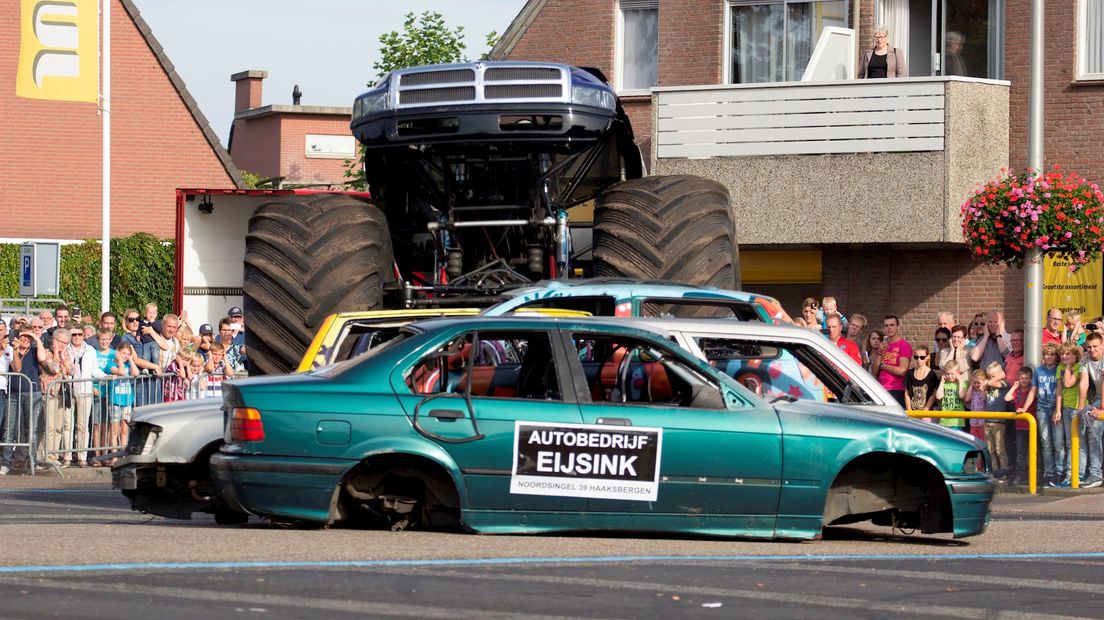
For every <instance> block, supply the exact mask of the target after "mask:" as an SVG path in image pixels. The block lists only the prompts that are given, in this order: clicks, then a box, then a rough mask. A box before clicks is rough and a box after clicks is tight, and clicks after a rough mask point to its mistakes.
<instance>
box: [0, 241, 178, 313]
mask: <svg viewBox="0 0 1104 620" xmlns="http://www.w3.org/2000/svg"><path fill="white" fill-rule="evenodd" d="M174 252H175V249H174V244H173V242H172V241H162V240H160V239H158V238H157V237H154V236H153V235H150V234H147V233H136V234H134V235H131V236H130V237H125V238H120V239H112V240H111V309H112V310H114V311H115V312H116V313H118V312H121V311H122V310H125V309H126V308H136V309H138V310H142V309H143V308H144V307H145V305H146V304H147V303H150V302H153V303H155V304H157V307H158V308H159V309H160V311H161V313H162V314H164V313H165V312H170V311H171V309H172V308H173V268H174V262H173V260H174V259H173V257H174ZM100 264H101V261H100V242H99V241H98V240H88V241H85V242H84V243H79V244H76V243H75V244H70V245H63V246H61V283H60V284H61V292H60V293H59V294H58V295H57V297H60V298H61V299H64V300H66V301H67V302H69V303H71V304H76V305H77V306H80V307H81V308H83V309H84V310H85V311H86V312H89V313H93V312H94V313H95V314H97V315H98V314H99V309H100V284H101V282H100ZM0 297H19V244H17V243H2V244H0Z"/></svg>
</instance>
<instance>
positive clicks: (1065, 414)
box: [1051, 342, 1081, 489]
mask: <svg viewBox="0 0 1104 620" xmlns="http://www.w3.org/2000/svg"><path fill="white" fill-rule="evenodd" d="M1058 359H1059V361H1060V362H1061V363H1060V364H1058V368H1057V370H1056V373H1057V376H1058V398H1057V399H1055V405H1054V415H1053V416H1052V417H1051V420H1053V421H1054V423H1055V424H1061V425H1062V447H1063V452H1064V453H1065V454H1064V458H1063V459H1062V462H1061V463H1060V464H1059V463H1055V464H1054V467H1055V469H1058V468H1059V467H1061V469H1062V471H1061V472H1059V476H1060V477H1061V481H1060V482H1058V483H1056V484H1055V485H1054V486H1056V487H1058V488H1061V489H1066V488H1069V486H1070V483H1071V481H1072V473H1071V469H1070V458H1071V456H1072V454H1071V444H1072V441H1073V435H1072V428H1071V427H1072V425H1073V415H1074V414H1075V413H1076V412H1077V397H1078V391H1079V388H1080V385H1081V363H1080V362H1079V361H1078V360H1080V359H1081V347H1079V346H1077V345H1075V344H1073V343H1072V342H1063V343H1062V344H1061V345H1059V347H1058ZM1056 451H1057V450H1056Z"/></svg>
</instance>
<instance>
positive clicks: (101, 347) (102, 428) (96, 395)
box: [92, 329, 115, 466]
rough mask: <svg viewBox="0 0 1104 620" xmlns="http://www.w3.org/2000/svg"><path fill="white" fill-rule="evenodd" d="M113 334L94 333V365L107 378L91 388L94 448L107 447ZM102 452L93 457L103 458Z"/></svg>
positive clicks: (113, 355) (97, 463) (107, 331)
mask: <svg viewBox="0 0 1104 620" xmlns="http://www.w3.org/2000/svg"><path fill="white" fill-rule="evenodd" d="M114 337H115V334H114V333H113V332H112V331H111V330H110V329H101V330H100V331H98V332H96V340H95V341H94V342H95V343H96V365H97V366H99V367H100V372H102V373H103V374H105V375H107V378H105V379H102V380H100V381H97V382H96V384H95V385H94V386H93V388H92V443H93V445H96V446H107V445H110V444H108V435H109V434H110V433H109V430H110V428H111V421H110V418H111V385H112V384H113V383H114V381H113V380H112V378H111V370H110V368H111V366H112V365H113V364H114V363H115V349H112V348H111V340H112V338H114ZM103 454H104V452H103V451H97V452H96V453H95V456H103ZM92 465H93V466H101V465H103V463H101V462H100V461H94V462H93V463H92Z"/></svg>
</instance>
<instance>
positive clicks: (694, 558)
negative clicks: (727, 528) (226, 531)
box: [0, 552, 1104, 575]
mask: <svg viewBox="0 0 1104 620" xmlns="http://www.w3.org/2000/svg"><path fill="white" fill-rule="evenodd" d="M1074 558H1077V559H1085V558H1096V559H1101V558H1104V552H1091V553H963V554H931V553H925V554H906V555H861V554H842V555H682V556H679V555H641V556H633V555H629V556H595V557H574V558H548V557H540V558H472V559H451V560H448V559H445V560H349V561H340V562H279V561H270V562H133V563H118V564H83V565H75V566H74V565H64V566H48V565H33V564H31V565H23V566H0V575H2V574H12V573H88V572H103V571H139V570H211V569H216V570H217V569H255V568H387V567H440V566H507V565H519V564H522V565H523V564H547V565H553V564H614V563H623V562H672V561H675V562H799V561H806V562H809V561H813V562H832V561H842V560H883V561H884V560H894V561H901V560H1037V559H1074Z"/></svg>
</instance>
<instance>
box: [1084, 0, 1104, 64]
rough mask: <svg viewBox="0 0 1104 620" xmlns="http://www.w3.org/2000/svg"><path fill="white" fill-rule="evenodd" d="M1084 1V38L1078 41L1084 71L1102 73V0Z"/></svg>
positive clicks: (1103, 42) (1103, 14)
mask: <svg viewBox="0 0 1104 620" xmlns="http://www.w3.org/2000/svg"><path fill="white" fill-rule="evenodd" d="M1081 1H1082V2H1084V3H1085V30H1084V32H1085V39H1084V40H1083V41H1080V42H1079V43H1080V45H1081V55H1082V58H1083V60H1082V62H1081V66H1082V67H1084V72H1085V73H1104V0H1081Z"/></svg>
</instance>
